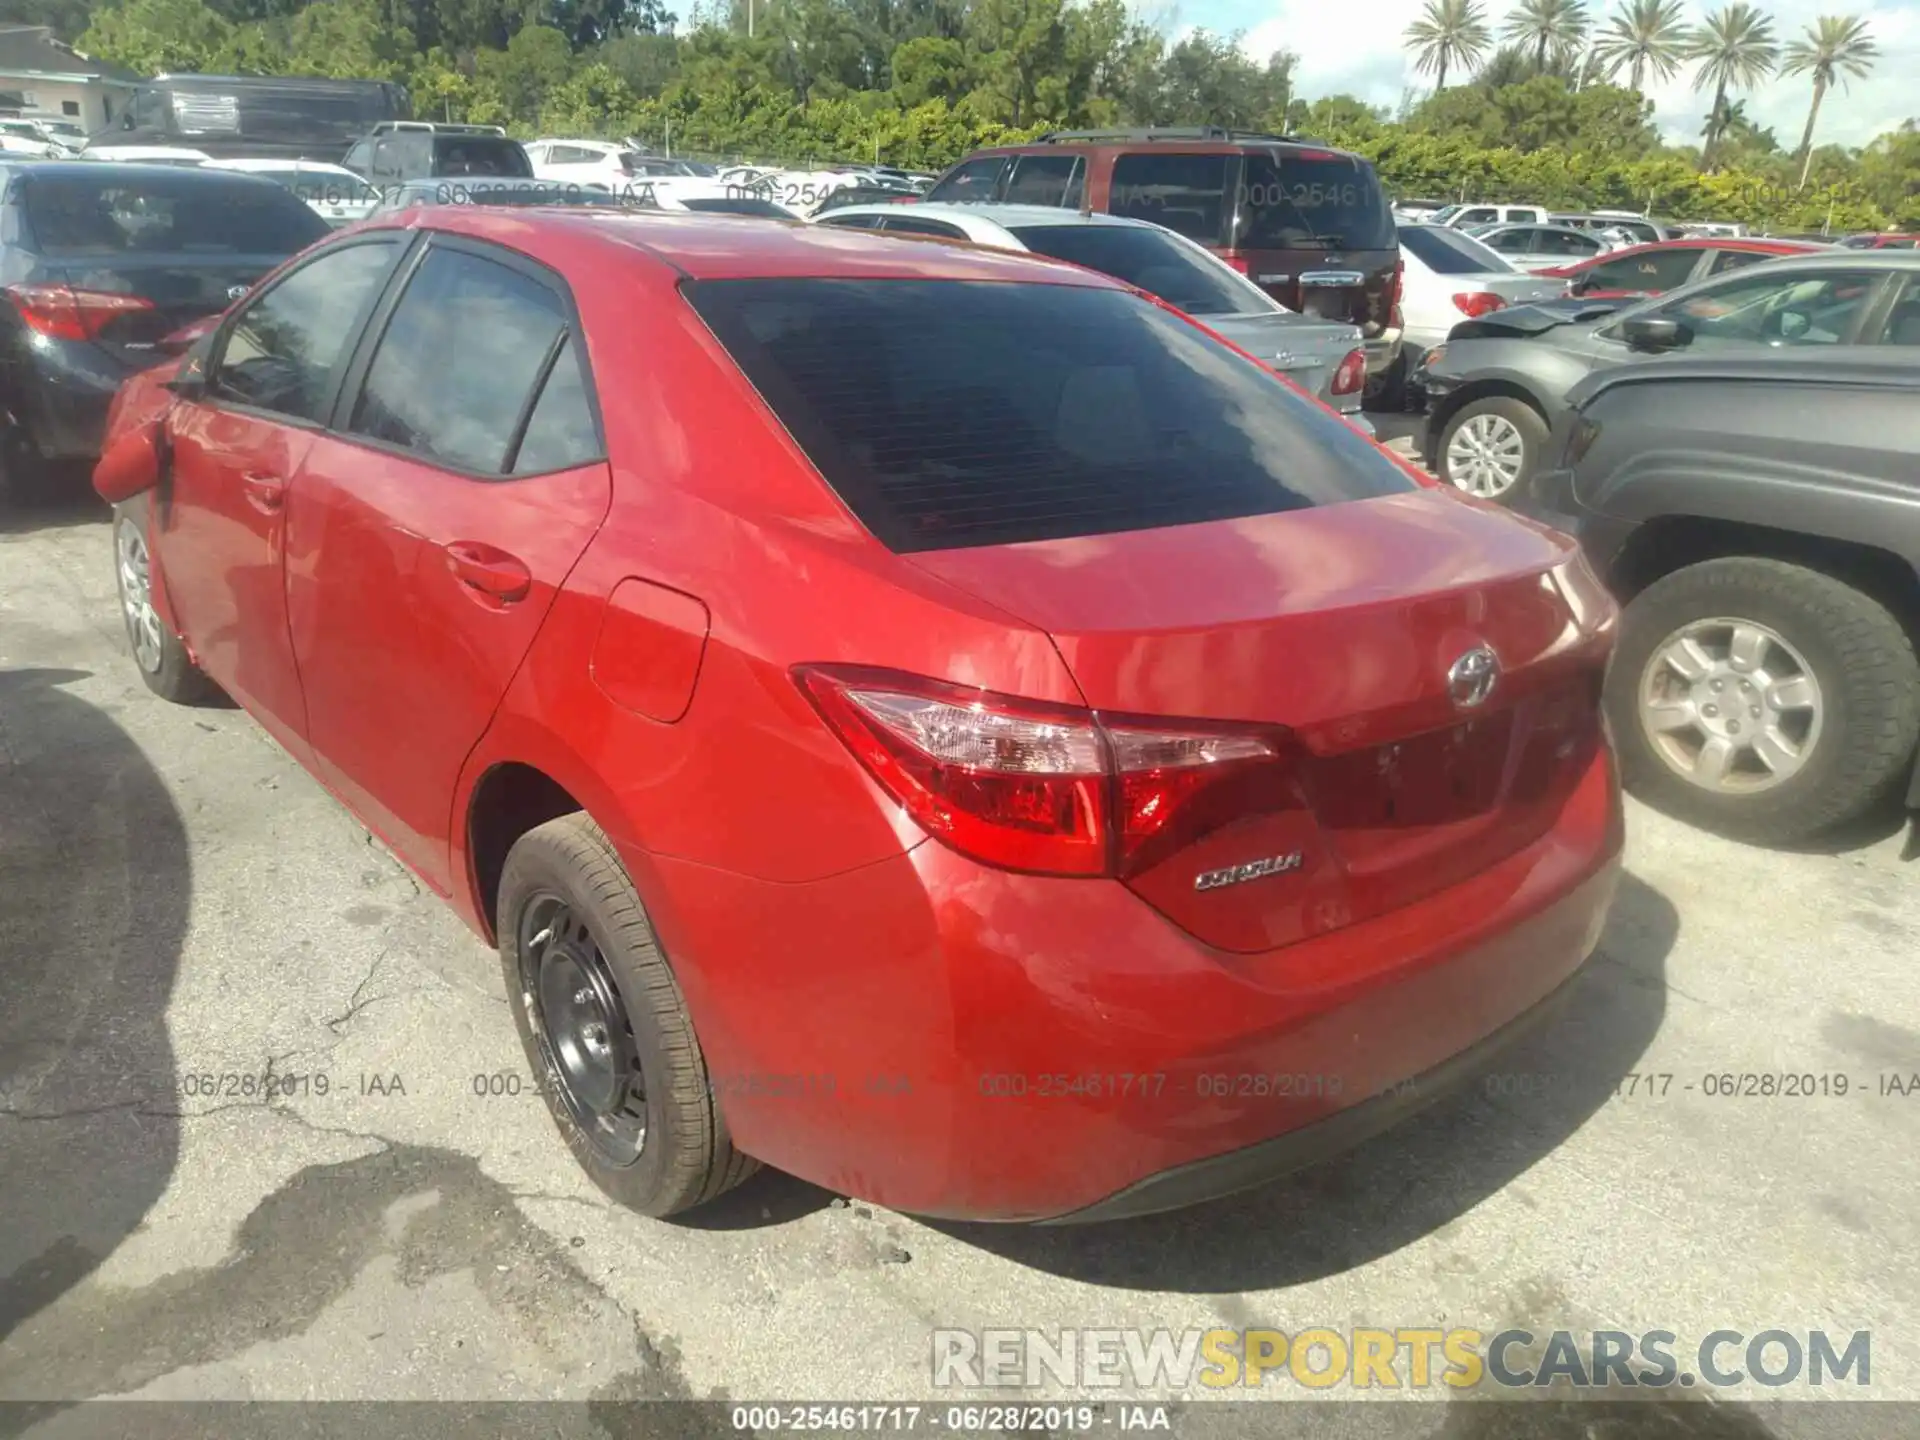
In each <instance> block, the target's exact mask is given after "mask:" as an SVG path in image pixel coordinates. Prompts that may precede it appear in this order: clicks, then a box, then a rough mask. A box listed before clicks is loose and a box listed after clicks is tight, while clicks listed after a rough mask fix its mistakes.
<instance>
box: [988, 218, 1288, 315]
mask: <svg viewBox="0 0 1920 1440" xmlns="http://www.w3.org/2000/svg"><path fill="white" fill-rule="evenodd" d="M1010 233H1011V234H1012V235H1013V237H1014V238H1015V239H1017V240H1018V241H1019V242H1020V243H1021V244H1022V245H1025V246H1026V247H1027V249H1029V250H1032V251H1034V252H1036V253H1037V254H1041V255H1051V256H1052V257H1053V258H1054V259H1056V260H1071V261H1072V262H1073V263H1074V264H1075V265H1084V266H1086V267H1087V269H1089V270H1098V271H1099V272H1100V273H1101V274H1103V275H1112V276H1113V277H1115V278H1116V279H1119V280H1124V281H1126V282H1127V284H1129V285H1134V286H1138V287H1139V288H1140V289H1142V290H1144V291H1146V292H1147V293H1148V294H1149V295H1157V296H1159V297H1160V298H1161V299H1162V300H1164V301H1166V302H1167V303H1168V304H1169V305H1172V306H1173V307H1174V308H1176V309H1179V310H1184V311H1186V312H1187V313H1188V314H1189V315H1266V314H1270V313H1272V311H1273V308H1274V306H1273V302H1272V301H1270V300H1268V299H1267V298H1266V297H1265V296H1264V295H1263V294H1262V293H1261V292H1260V290H1259V289H1258V288H1257V287H1255V286H1253V285H1252V284H1249V283H1247V282H1245V281H1243V280H1241V279H1240V277H1239V276H1237V275H1235V274H1234V273H1233V272H1232V271H1231V270H1229V269H1227V268H1226V267H1225V266H1224V265H1222V264H1221V263H1220V262H1219V261H1217V260H1215V259H1213V258H1212V257H1210V256H1207V255H1204V254H1196V253H1195V252H1194V251H1193V250H1191V249H1189V248H1188V247H1187V246H1185V245H1183V244H1181V243H1180V241H1178V240H1176V239H1174V238H1173V237H1172V236H1170V235H1164V234H1162V233H1161V232H1159V231H1157V230H1146V229H1139V228H1136V227H1134V226H1132V225H1015V226H1012V227H1010Z"/></svg>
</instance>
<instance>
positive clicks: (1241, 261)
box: [1220, 255, 1253, 277]
mask: <svg viewBox="0 0 1920 1440" xmlns="http://www.w3.org/2000/svg"><path fill="white" fill-rule="evenodd" d="M1220 258H1221V259H1222V260H1224V261H1226V262H1227V264H1229V265H1231V266H1232V267H1233V268H1234V269H1235V270H1238V271H1239V272H1240V273H1241V274H1242V275H1246V276H1249V277H1251V276H1252V274H1253V266H1251V265H1249V264H1248V263H1247V261H1246V258H1245V257H1244V256H1240V255H1222V256H1221V257H1220Z"/></svg>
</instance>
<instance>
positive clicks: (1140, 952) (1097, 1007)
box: [95, 206, 1622, 1220]
mask: <svg viewBox="0 0 1920 1440" xmlns="http://www.w3.org/2000/svg"><path fill="white" fill-rule="evenodd" d="M163 479H164V483H161V481H162V480H163ZM95 483H96V485H97V487H98V488H99V489H100V490H101V492H102V493H103V494H105V495H107V496H108V498H109V499H113V500H116V501H119V502H123V503H122V504H121V506H120V510H119V513H118V516H117V519H116V527H115V535H116V543H117V551H118V558H119V563H120V575H121V595H122V599H123V602H124V607H125V610H126V617H127V622H128V627H129V634H130V636H131V639H132V646H133V652H134V655H135V658H136V660H137V662H138V664H139V666H140V669H141V672H142V674H143V676H144V677H145V679H146V681H147V683H148V685H149V686H151V687H152V688H153V689H154V690H156V691H158V692H159V693H160V694H161V695H163V696H166V697H169V698H174V699H180V700H185V699H190V698H192V697H193V696H194V695H196V694H197V693H200V692H201V691H202V690H203V689H204V688H205V687H206V686H208V685H209V684H211V685H217V686H218V687H220V688H221V689H223V690H225V691H226V692H227V693H228V694H230V695H231V696H233V697H234V698H235V699H236V700H238V701H239V703H240V704H242V705H243V706H245V707H246V709H247V710H248V711H250V712H251V713H252V714H253V715H254V716H255V717H256V718H257V719H258V720H259V722H260V723H261V724H262V725H263V726H264V727H265V728H266V729H267V730H269V731H270V732H271V733H272V734H273V735H274V736H275V737H276V738H277V739H278V740H279V741H280V742H281V743H282V744H283V745H285V746H286V748H287V749H288V750H289V751H290V752H291V753H292V754H293V755H295V756H296V757H298V758H299V759H300V760H301V762H302V763H304V764H305V765H306V766H307V767H308V768H310V769H311V770H312V772H313V773H314V774H315V775H316V776H317V777H319V779H320V780H321V781H322V782H323V783H324V784H326V785H327V786H329V787H330V788H331V789H332V791H333V792H334V794H336V795H337V796H338V797H339V798H340V799H341V800H342V802H343V803H344V804H346V805H347V806H348V807H349V808H350V809H351V810H352V811H353V812H354V814H355V815H356V816H358V817H359V818H360V819H361V820H362V821H363V822H364V823H365V824H366V825H367V827H368V828H369V829H371V830H373V831H375V832H377V834H378V835H379V836H380V837H381V838H382V839H383V840H385V841H386V842H387V844H388V845H390V846H391V847H392V849H393V850H394V851H395V853H397V854H398V855H399V856H400V857H401V858H402V859H403V860H405V861H406V863H407V864H409V865H410V866H411V867H412V868H413V869H414V870H415V871H416V872H417V873H418V874H419V876H420V877H421V879H422V880H423V881H424V882H425V883H426V884H427V885H428V886H430V887H431V888H433V889H434V890H436V891H438V892H439V893H440V894H442V895H444V896H445V897H446V898H447V899H448V900H449V902H450V903H451V904H453V905H454V906H455V907H456V909H457V910H458V911H459V912H460V914H461V915H462V916H463V917H464V918H465V919H466V921H467V922H468V923H469V924H470V925H471V926H472V927H473V928H474V929H475V930H476V931H478V932H479V933H480V934H481V935H482V936H484V937H486V938H487V939H488V940H489V941H490V942H492V943H494V944H496V945H497V946H498V949H499V954H500V960H501V963H502V965H503V967H504V972H505V976H506V983H507V990H508V994H509V995H510V996H511V997H512V1001H513V1003H512V1011H513V1015H514V1018H515V1020H516V1022H517V1024H518V1026H519V1028H520V1031H521V1035H522V1038H523V1040H524V1042H525V1045H526V1050H527V1054H528V1057H529V1061H530V1064H531V1065H532V1066H533V1067H534V1071H535V1074H536V1075H537V1076H538V1077H539V1078H540V1079H541V1081H542V1088H543V1091H544V1093H545V1094H546V1096H547V1097H548V1099H549V1103H550V1105H551V1108H552V1110H553V1114H554V1118H555V1120H556V1121H557V1123H558V1125H559V1127H560V1129H561V1131H562V1132H563V1133H564V1135H565V1137H566V1139H567V1141H568V1143H569V1144H570V1145H571V1147H572V1149H573V1151H574V1153H575V1155H576V1156H577V1157H578V1159H579V1161H580V1162H581V1164H583V1165H584V1166H585V1167H586V1169H587V1170H588V1171H589V1172H590V1173H591V1174H592V1176H593V1178H594V1179H595V1180H596V1181H597V1182H598V1183H599V1184H600V1185H601V1186H602V1187H603V1188H604V1189H605V1190H606V1191H607V1192H608V1193H609V1194H611V1195H613V1196H614V1197H616V1198H617V1199H619V1200H621V1201H624V1202H625V1203H627V1204H629V1205H631V1206H633V1207H635V1208H637V1209H639V1210H641V1211H643V1212H646V1213H650V1214H655V1215H662V1214H668V1213H671V1212H674V1211H677V1210H681V1209H684V1208H686V1207H688V1206H692V1205H695V1204H698V1203H700V1202H703V1201H706V1200H709V1199H711V1198H712V1197H714V1196H715V1195H717V1194H719V1193H720V1192H721V1191H723V1190H726V1189H727V1188H728V1187H730V1186H731V1185H733V1184H734V1183H735V1182H737V1181H738V1180H739V1179H740V1178H741V1177H742V1176H744V1175H745V1174H746V1173H748V1172H749V1171H750V1170H751V1169H752V1168H753V1165H754V1163H755V1162H756V1161H761V1162H766V1163H768V1164H771V1165H775V1166H779V1167H781V1168H783V1169H786V1170H789V1171H791V1172H794V1173H796V1174H798V1175H801V1176H803V1177H805V1178H807V1179H809V1180H812V1181H815V1182H817V1183H819V1184H821V1185H824V1186H828V1187H832V1188H834V1189H836V1190H839V1191H842V1192H847V1193H852V1194H854V1195H858V1196H862V1197H865V1198H867V1199H870V1200H873V1201H876V1202H879V1203H882V1204H886V1205H890V1206H893V1207H896V1208H898V1209H901V1210H905V1211H909V1212H920V1213H925V1214H931V1215H938V1216H949V1217H967V1218H990V1219H1002V1220H1039V1219H1051V1218H1067V1217H1070V1218H1075V1219H1094V1218H1111V1217H1115V1216H1123V1215H1129V1214H1136V1213H1144V1212H1147V1211H1152V1210H1159V1209H1166V1208H1170V1207H1174V1206H1178V1205H1182V1204H1185V1203H1188V1202H1190V1201H1193V1200H1197V1199H1200V1198H1203V1197H1205V1196H1209V1195H1213V1194H1218V1193H1224V1192H1227V1191H1230V1190H1234V1189H1239V1188H1243V1187H1245V1186H1248V1185H1252V1184H1255V1183H1258V1182H1260V1181H1262V1180H1264V1179H1266V1178H1267V1177H1269V1176H1271V1175H1275V1174H1278V1173H1280V1172H1282V1171H1284V1170H1286V1169H1289V1168H1291V1167H1295V1166H1298V1165H1300V1164H1303V1163H1305V1162H1307V1161H1308V1160H1310V1159H1312V1158H1313V1157H1314V1156H1316V1155H1319V1154H1323V1153H1325V1152H1326V1151H1328V1150H1329V1149H1332V1148H1334V1147H1338V1146H1343V1145H1347V1144H1350V1143H1352V1142H1353V1141H1355V1140H1357V1139H1359V1138H1361V1137H1363V1136H1365V1135H1367V1134H1369V1133H1371V1132H1373V1131H1375V1130H1377V1129H1379V1128H1381V1127H1382V1126H1384V1125H1386V1124H1387V1123H1389V1122H1391V1121H1392V1120H1393V1119H1395V1118H1396V1117H1397V1116H1399V1115H1401V1114H1404V1113H1405V1112H1406V1111H1407V1110H1409V1109H1410V1108H1412V1107H1413V1106H1415V1105H1417V1104H1419V1103H1422V1102H1424V1101H1425V1100H1427V1099H1429V1098H1431V1096H1432V1095H1433V1094H1435V1093H1436V1092H1437V1091H1438V1089H1439V1088H1440V1087H1441V1085H1442V1084H1443V1082H1447V1081H1450V1080H1453V1079H1456V1078H1458V1077H1459V1076H1461V1075H1462V1074H1464V1073H1466V1072H1467V1069H1468V1067H1470V1066H1472V1065H1474V1064H1475V1063H1477V1062H1478V1060H1479V1059H1480V1057H1481V1056H1482V1055H1484V1054H1485V1053H1487V1051H1488V1050H1489V1048H1491V1047H1493V1046H1496V1045H1498V1044H1499V1043H1501V1042H1502V1041H1504V1040H1505V1039H1507V1038H1509V1037H1511V1036H1513V1035H1515V1034H1518V1033H1520V1032H1521V1031H1522V1030H1524V1029H1525V1028H1526V1027H1528V1026H1529V1025H1530V1024H1532V1023H1536V1022H1537V1021H1539V1020H1540V1019H1541V1018H1542V1017H1544V1016H1547V1015H1549V1014H1551V1013H1552V1011H1553V1009H1554V1007H1555V1005H1556V1003H1557V1002H1558V1001H1559V1000H1560V998H1561V997H1564V996H1565V995H1566V994H1567V993H1568V989H1569V986H1570V984H1571V982H1572V978H1573V977H1574V976H1575V974H1576V972H1577V971H1578V970H1579V969H1580V966H1581V964H1582V962H1583V961H1584V960H1585V959H1586V957H1587V956H1588V954H1589V953H1590V952H1591V951H1592V949H1593V947H1594V945H1595V943H1596V941H1597V938H1598V936H1599V933H1600V928H1601V924H1602V921H1603V919H1604V917H1605V914H1606V910H1607V906H1608V903H1609V899H1610V897H1611V895H1612V892H1613V888H1614V884H1615V879H1616V871H1617V864H1618V855H1619V851H1620V847H1621V829H1622V827H1621V810H1620V800H1619V796H1618V790H1617V787H1616V783H1615V778H1614V770H1613V762H1612V756H1611V752H1610V749H1609V747H1608V744H1607V742H1606V739H1605V737H1604V735H1603V733H1602V727H1601V724H1600V721H1599V718H1598V696H1599V688H1600V681H1601V674H1602V669H1603V666H1604V664H1605V661H1606V658H1607V655H1608V652H1609V649H1610V646H1611V642H1612V633H1613V626H1614V614H1615V612H1614V608H1613V606H1612V604H1611V602H1610V601H1609V600H1608V598H1607V597H1606V595H1605V593H1604V592H1603V591H1602V590H1601V589H1600V587H1599V586H1598V584H1597V583H1596V581H1595V580H1594V577H1593V576H1592V574H1591V572H1589V571H1588V570H1587V569H1586V567H1585V564H1584V562H1583V561H1582V560H1581V559H1580V558H1579V554H1578V552H1577V550H1576V549H1575V547H1574V546H1573V544H1572V542H1570V541H1568V540H1566V539H1564V538H1561V537H1559V536H1557V535H1555V534H1553V533H1552V532H1550V531H1547V530H1544V529H1541V528H1538V527H1535V526H1534V525H1532V524H1531V523H1529V522H1526V521H1523V520H1519V519H1516V518H1514V517H1512V516H1510V515H1508V514H1506V513H1504V512H1501V511H1498V510H1495V509H1494V508H1492V507H1490V506H1485V505H1481V504H1478V503H1475V502H1473V501H1470V500H1466V499H1463V498H1462V497H1460V496H1459V495H1458V494H1457V493H1455V492H1452V491H1450V490H1440V489H1436V488H1433V487H1432V486H1431V484H1430V483H1422V481H1419V480H1415V479H1414V478H1412V477H1411V476H1410V474H1409V473H1408V471H1407V470H1406V469H1404V468H1402V467H1401V466H1399V465H1398V464H1396V463H1395V461H1394V460H1392V459H1391V458H1390V457H1389V456H1388V455H1387V454H1385V453H1384V452H1383V451H1381V450H1380V449H1378V448H1377V447H1376V446H1374V445H1373V444H1371V443H1370V442H1369V441H1367V440H1366V439H1364V438H1363V437H1361V436H1360V435H1359V434H1358V433H1356V432H1355V431H1354V430H1353V429H1352V428H1351V427H1349V426H1348V425H1346V424H1344V423H1342V422H1341V421H1340V420H1339V419H1338V418H1336V417H1335V416H1334V415H1333V414H1332V413H1331V412H1329V411H1327V410H1325V409H1323V408H1322V407H1320V406H1319V405H1318V404H1317V403H1315V402H1313V401H1311V400H1309V399H1307V398H1305V397H1303V396H1302V395H1300V394H1298V393H1297V392H1295V391H1294V390H1292V389H1291V388H1289V387H1288V386H1287V385H1286V384H1285V383H1284V382H1283V381H1281V380H1280V379H1278V378H1277V377H1276V376H1274V375H1273V374H1271V373H1270V372H1268V371H1267V370H1265V369H1263V368H1262V367H1260V366H1259V365H1258V364H1256V363H1254V362H1252V361H1250V360H1248V359H1247V358H1246V357H1244V356H1243V355H1241V354H1240V353H1239V352H1237V351H1234V350H1232V349H1230V348H1229V347H1227V346H1226V345H1224V344H1223V343H1222V342H1220V341H1219V340H1217V339H1216V338H1214V337H1213V336H1212V335H1211V334H1210V333H1209V332H1207V331H1204V330H1202V329H1201V328H1200V327H1198V326H1197V325H1196V324H1194V323H1193V322H1192V321H1190V320H1188V319H1186V318H1185V317H1184V316H1181V315H1178V314H1176V313H1173V312H1170V311H1168V310H1167V309H1165V308H1164V307H1161V306H1158V305H1156V304H1154V303H1152V302H1150V301H1149V300H1148V299H1146V298H1145V297H1143V296H1142V295H1140V294H1139V293H1137V292H1135V291H1132V290H1130V289H1128V288H1126V287H1124V286H1122V285H1120V284H1118V283H1117V282H1113V281H1110V280H1108V279H1106V278H1105V277H1102V276H1099V275H1095V274H1093V273H1091V272H1089V271H1086V270H1082V269H1079V268H1077V267H1073V266H1067V265H1061V264H1057V263H1054V262H1050V261H1046V260H1042V259H1038V258H1035V257H1031V256H1027V255H1018V254H1010V253H1002V252H997V251H991V250H976V249H972V248H969V247H964V246H948V245H924V244H904V243H901V242H898V241H892V240H888V239H886V238H884V237H882V236H875V235H864V234H859V233H850V232H846V231H841V230H827V229H813V228H807V227H797V226H785V225H779V224H773V223H765V222H759V221H752V220H742V219H737V218H733V217H719V216H698V215H685V216H682V215H673V214H660V215H631V216H619V215H601V214H591V215H590V214H587V213H585V212H582V213H578V214H558V213H555V214H540V215H537V216H536V215H529V214H523V213H518V212H511V211H499V212H490V211H489V210H487V209H483V208H481V207H477V206H476V207H452V206H447V207H426V208H423V209H418V210H412V211H407V212H403V213H402V214H401V215H398V216H395V217H393V218H392V219H390V220H388V221H385V222H379V223H375V224H373V225H371V226H363V227H360V228H358V229H356V230H352V231H346V232H342V233H341V234H340V235H338V236H337V237H335V238H332V239H329V240H327V241H324V242H322V243H321V244H320V245H319V246H317V247H315V248H314V249H312V250H309V251H308V252H306V253H305V254H303V255H302V256H300V257H298V258H296V260H295V261H293V262H292V263H290V264H289V265H288V266H286V267H285V268H283V269H282V270H281V271H280V272H278V273H277V274H276V275H275V276H273V277H272V278H270V279H269V280H267V281H265V282H263V283H262V284H261V285H260V286H259V288H258V289H256V290H255V291H254V292H253V293H252V294H250V295H249V296H247V297H246V298H245V299H244V300H243V301H242V302H241V303H240V304H239V305H238V306H237V307H236V308H235V309H234V310H232V311H231V312H229V313H228V315H227V316H226V317H225V318H224V320H223V321H222V322H221V323H220V325H219V326H218V328H217V329H216V330H214V331H213V332H212V333H211V334H210V335H208V336H206V337H205V338H203V339H202V340H200V341H199V342H198V343H197V344H196V345H195V346H194V348H193V349H192V350H191V351H190V352H189V353H188V354H187V355H186V356H185V357H184V359H183V360H182V361H180V362H179V363H178V364H177V366H173V367H169V368H167V369H164V370H156V371H153V372H150V373H149V374H148V375H146V376H145V377H143V378H137V379H136V380H134V381H133V382H131V383H130V385H129V387H128V389H127V390H126V391H125V392H123V394H122V396H121V398H120V400H119V401H118V402H117V404H116V407H115V413H114V418H113V432H112V440H111V443H110V447H109V449H108V451H107V453H106V455H105V457H104V458H103V460H102V462H101V465H100V467H99V469H98V471H97V472H96V477H95ZM156 486H157V487H158V488H156ZM150 502H151V503H150ZM748 1157H752V1158H751V1159H749V1158H748Z"/></svg>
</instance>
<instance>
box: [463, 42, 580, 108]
mask: <svg viewBox="0 0 1920 1440" xmlns="http://www.w3.org/2000/svg"><path fill="white" fill-rule="evenodd" d="M572 69H573V47H572V46H570V45H569V44H568V43H567V37H566V36H565V35H563V34H561V33H560V32H559V31H558V30H555V29H552V28H550V27H549V26H546V25H529V26H527V27H526V28H525V29H523V30H522V31H520V33H519V34H517V35H515V36H514V37H513V39H511V40H509V41H508V42H507V46H506V48H505V49H504V50H483V51H481V52H480V54H479V56H478V57H477V58H476V59H475V62H474V67H473V78H474V82H475V87H474V98H475V103H476V104H482V103H484V102H489V101H490V102H491V103H490V104H485V109H486V110H487V112H488V113H489V115H490V116H491V114H492V113H493V112H494V111H495V109H496V108H497V109H498V110H500V111H504V113H505V115H506V116H507V117H508V118H510V119H515V120H531V119H532V118H533V117H534V116H536V115H538V114H539V113H540V106H541V104H542V103H543V102H544V101H545V99H546V96H547V92H548V91H549V90H552V89H553V88H554V87H555V86H557V85H559V84H560V83H561V82H562V81H564V80H565V79H566V78H567V76H568V74H569V73H570V72H571V71H572ZM475 118H476V119H477V118H478V117H475ZM481 123H489V122H487V121H482V122H481ZM492 123H505V122H504V121H499V122H492Z"/></svg>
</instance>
